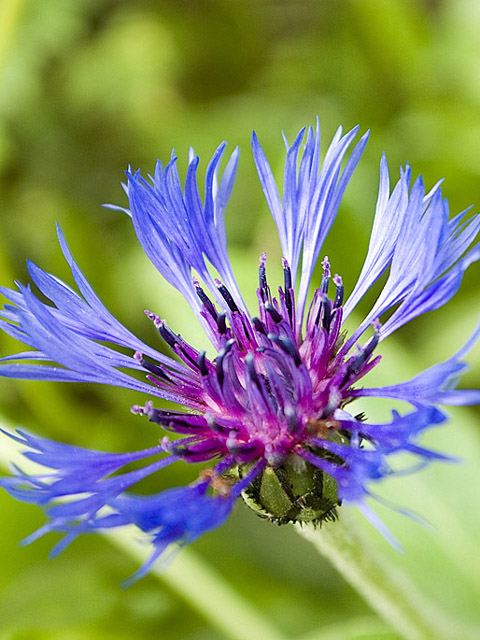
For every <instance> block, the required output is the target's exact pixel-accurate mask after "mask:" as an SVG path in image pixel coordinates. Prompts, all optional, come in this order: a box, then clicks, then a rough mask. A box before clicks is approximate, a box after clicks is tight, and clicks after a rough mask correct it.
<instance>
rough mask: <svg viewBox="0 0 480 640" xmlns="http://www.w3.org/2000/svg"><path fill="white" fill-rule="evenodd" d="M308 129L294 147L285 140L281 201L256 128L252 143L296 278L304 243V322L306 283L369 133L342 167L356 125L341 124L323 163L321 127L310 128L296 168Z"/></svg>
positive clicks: (301, 291) (301, 306)
mask: <svg viewBox="0 0 480 640" xmlns="http://www.w3.org/2000/svg"><path fill="white" fill-rule="evenodd" d="M304 131H305V130H304V129H302V130H301V131H300V133H299V134H298V136H297V137H296V138H295V141H294V142H293V144H292V146H291V147H289V146H288V144H287V158H286V162H285V172H284V193H283V204H282V202H281V199H280V196H279V194H278V189H277V186H276V184H275V180H274V178H273V174H272V171H271V169H270V166H269V164H268V161H267V158H266V156H265V153H264V152H263V149H262V147H261V146H260V143H259V142H258V138H257V136H256V134H255V132H254V133H253V136H252V148H253V155H254V159H255V164H256V167H257V172H258V175H259V179H260V182H261V185H262V188H263V191H264V193H265V197H266V200H267V203H268V206H269V208H270V211H271V213H272V216H273V218H274V220H275V223H276V225H277V229H278V233H279V236H280V243H281V246H282V251H283V255H284V257H285V258H286V259H287V261H288V263H289V266H290V268H291V272H292V279H293V282H294V283H295V280H296V275H297V271H298V264H299V260H300V254H301V250H302V247H303V260H302V276H301V281H300V288H299V298H298V309H299V311H300V312H299V322H300V324H301V322H302V317H303V309H304V306H305V302H306V296H307V292H308V286H309V284H310V279H311V277H312V273H313V269H314V266H315V263H316V261H317V259H318V256H319V253H320V251H321V247H322V244H323V242H324V240H325V238H326V236H327V234H328V232H329V230H330V228H331V226H332V224H333V221H334V219H335V216H336V214H337V211H338V208H339V206H340V201H341V199H342V196H343V193H344V191H345V189H346V187H347V184H348V182H349V180H350V178H351V176H352V174H353V171H354V170H355V167H356V166H357V163H358V161H359V160H360V156H361V155H362V153H363V150H364V148H365V145H366V143H367V140H368V132H367V133H366V134H365V135H364V136H363V137H362V138H361V140H360V141H359V143H358V144H357V145H356V147H355V148H354V150H353V151H352V154H351V156H350V158H349V159H348V160H347V163H346V165H345V168H344V169H343V172H342V171H341V164H342V161H343V159H344V157H345V154H346V153H347V150H348V147H349V146H350V145H351V143H352V141H353V139H354V137H355V136H356V134H357V132H358V127H355V129H353V130H352V131H350V132H349V133H347V134H346V135H345V136H343V137H342V130H341V128H340V129H338V131H337V133H336V134H335V136H334V138H333V140H332V142H331V144H330V147H329V148H328V150H327V153H326V156H325V160H324V162H323V165H322V166H320V162H319V152H320V129H319V126H318V120H317V129H316V132H315V133H314V132H313V129H309V131H308V134H307V141H306V146H305V150H304V152H303V155H302V158H301V161H300V166H299V168H297V166H298V163H297V159H298V153H299V149H300V145H301V142H302V139H303V136H304Z"/></svg>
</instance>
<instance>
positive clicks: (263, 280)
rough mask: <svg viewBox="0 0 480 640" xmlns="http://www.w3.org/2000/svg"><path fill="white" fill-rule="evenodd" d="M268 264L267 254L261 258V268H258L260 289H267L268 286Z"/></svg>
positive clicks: (263, 254)
mask: <svg viewBox="0 0 480 640" xmlns="http://www.w3.org/2000/svg"><path fill="white" fill-rule="evenodd" d="M266 262H267V254H266V253H262V255H261V256H260V266H259V267H258V285H259V287H260V289H266V288H267V286H268V283H267V275H266V271H265V264H266Z"/></svg>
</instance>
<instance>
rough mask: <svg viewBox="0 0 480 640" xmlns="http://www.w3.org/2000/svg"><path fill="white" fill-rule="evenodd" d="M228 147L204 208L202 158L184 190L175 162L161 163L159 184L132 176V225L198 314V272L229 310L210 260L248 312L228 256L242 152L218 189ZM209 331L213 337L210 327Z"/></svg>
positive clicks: (193, 164)
mask: <svg viewBox="0 0 480 640" xmlns="http://www.w3.org/2000/svg"><path fill="white" fill-rule="evenodd" d="M224 149H225V143H223V144H222V145H220V147H219V148H218V149H217V151H216V152H215V154H214V155H213V157H212V160H211V161H210V164H209V166H208V168H207V172H206V177H205V198H204V203H203V204H202V200H201V197H200V194H199V191H198V186H197V168H198V157H193V158H192V159H191V160H190V162H189V165H188V170H187V177H186V180H185V189H184V190H182V186H181V183H180V179H179V176H178V172H177V169H176V159H175V158H173V159H172V161H171V162H170V163H169V164H168V165H167V166H166V167H165V169H162V167H161V165H160V164H158V165H157V169H156V171H155V176H154V178H153V184H150V183H148V182H147V181H146V180H144V179H143V178H142V176H141V175H140V173H139V172H137V173H134V174H132V173H130V172H127V177H128V197H129V201H130V211H131V214H132V221H133V224H134V228H135V232H136V233H137V236H138V239H139V241H140V243H141V245H142V247H143V249H144V251H145V253H146V254H147V256H148V257H149V258H150V260H151V261H152V263H153V264H154V265H155V266H156V267H157V269H158V270H159V271H160V273H161V274H162V275H163V276H164V277H165V279H166V280H168V281H169V282H170V284H172V285H173V286H174V287H176V288H177V289H178V290H179V291H180V292H181V293H182V295H183V296H184V297H185V298H186V300H187V301H188V303H189V304H190V306H191V307H192V308H193V309H194V310H195V311H197V312H198V313H199V312H200V309H201V305H200V301H199V299H198V296H197V294H196V292H195V287H194V285H193V283H192V269H193V270H194V271H195V272H196V273H197V274H198V276H200V277H201V278H202V279H203V281H204V282H205V284H206V285H207V287H209V289H210V291H211V293H212V295H213V296H214V297H215V298H216V299H217V302H218V304H219V305H220V306H222V307H224V308H225V310H227V311H228V309H227V308H226V305H225V301H224V300H223V298H222V297H221V296H220V295H219V293H218V290H217V287H216V286H215V284H214V281H213V278H212V275H211V273H210V271H209V268H208V266H207V263H206V261H205V258H207V259H208V261H209V262H210V263H211V265H212V266H213V267H214V268H215V269H216V270H217V272H218V274H219V275H220V278H221V279H222V281H223V282H224V283H225V285H226V286H227V288H228V289H229V291H230V293H231V294H232V295H233V297H234V298H235V301H236V302H237V304H238V305H239V306H241V307H242V308H244V309H245V305H244V303H243V301H242V298H241V295H240V293H239V291H238V287H237V284H236V281H235V278H234V276H233V272H232V269H231V265H230V261H229V258H228V254H227V244H226V235H225V227H224V223H223V212H224V209H225V205H226V202H227V199H228V196H229V194H230V192H231V189H232V186H233V181H234V176H235V172H236V166H237V161H238V150H235V151H234V152H233V154H232V156H231V158H230V161H229V163H228V164H227V167H226V169H225V173H224V175H223V178H222V180H221V182H220V187H219V188H218V189H217V187H216V180H217V179H216V175H217V169H218V164H219V162H220V159H221V157H222V154H223V152H224ZM199 317H200V319H201V316H199ZM201 321H202V320H201ZM205 328H206V331H207V333H209V332H210V329H209V327H208V326H205Z"/></svg>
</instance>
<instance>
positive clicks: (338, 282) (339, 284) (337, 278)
mask: <svg viewBox="0 0 480 640" xmlns="http://www.w3.org/2000/svg"><path fill="white" fill-rule="evenodd" d="M332 279H333V284H334V285H335V286H336V287H342V286H343V280H342V276H339V275H338V273H336V274H335V275H334V276H333V278H332Z"/></svg>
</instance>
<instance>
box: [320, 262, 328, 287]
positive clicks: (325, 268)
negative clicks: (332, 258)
mask: <svg viewBox="0 0 480 640" xmlns="http://www.w3.org/2000/svg"><path fill="white" fill-rule="evenodd" d="M322 267H323V276H322V282H321V284H320V291H321V292H322V293H324V294H325V295H326V294H327V293H328V285H329V284H330V262H329V260H328V256H325V258H324V259H323V261H322Z"/></svg>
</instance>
